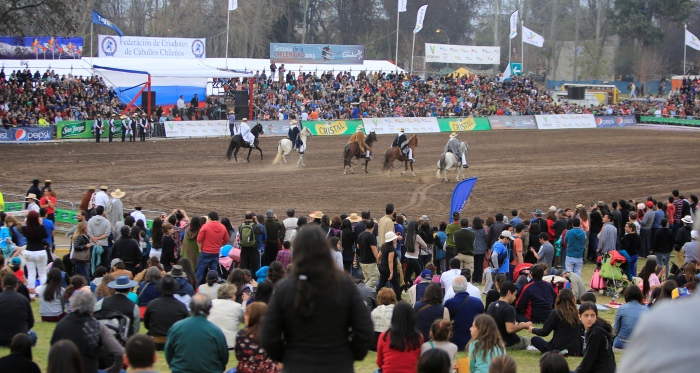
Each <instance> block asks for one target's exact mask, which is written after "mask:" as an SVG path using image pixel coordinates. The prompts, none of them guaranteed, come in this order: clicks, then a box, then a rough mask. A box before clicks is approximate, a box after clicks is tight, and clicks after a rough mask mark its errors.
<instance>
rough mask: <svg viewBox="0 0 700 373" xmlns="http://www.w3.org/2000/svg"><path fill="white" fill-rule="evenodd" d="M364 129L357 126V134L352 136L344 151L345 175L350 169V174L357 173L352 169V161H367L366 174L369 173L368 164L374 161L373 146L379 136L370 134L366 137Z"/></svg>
mask: <svg viewBox="0 0 700 373" xmlns="http://www.w3.org/2000/svg"><path fill="white" fill-rule="evenodd" d="M363 129H364V128H363V127H362V125H361V124H360V125H359V126H357V130H356V131H355V133H354V134H353V135H352V136H350V140H348V144H347V145H345V149H343V175H345V174H346V173H347V169H348V167H350V173H353V174H354V173H355V170H353V168H352V159H353V158H356V159H361V158H364V159H365V173H367V172H368V171H367V164H368V163H369V161H371V160H372V144H374V143H375V142H377V134H376V133H374V132H370V133H368V134H367V135H366V136H365V133H364V132H363Z"/></svg>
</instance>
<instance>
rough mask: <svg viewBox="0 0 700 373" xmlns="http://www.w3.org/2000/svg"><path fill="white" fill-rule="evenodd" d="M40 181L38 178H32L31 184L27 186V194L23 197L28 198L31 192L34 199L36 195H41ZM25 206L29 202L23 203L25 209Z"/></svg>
mask: <svg viewBox="0 0 700 373" xmlns="http://www.w3.org/2000/svg"><path fill="white" fill-rule="evenodd" d="M40 182H41V181H40V180H39V179H34V180H32V186H30V187H29V189H28V190H27V194H26V195H25V199H27V200H29V195H30V194H33V195H34V198H33V199H36V196H40V195H41V189H39V183H40ZM27 206H29V202H27V203H25V205H24V208H25V209H27Z"/></svg>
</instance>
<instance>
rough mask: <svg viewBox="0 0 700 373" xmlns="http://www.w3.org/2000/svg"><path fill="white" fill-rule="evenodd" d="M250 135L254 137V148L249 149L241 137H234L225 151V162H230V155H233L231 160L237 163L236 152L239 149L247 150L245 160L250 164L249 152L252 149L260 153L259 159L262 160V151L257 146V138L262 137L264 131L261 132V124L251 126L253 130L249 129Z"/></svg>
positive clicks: (248, 145) (246, 142)
mask: <svg viewBox="0 0 700 373" xmlns="http://www.w3.org/2000/svg"><path fill="white" fill-rule="evenodd" d="M250 133H252V134H253V136H255V142H254V144H255V146H253V147H251V146H250V144H249V143H248V141H245V140H243V136H241V135H240V134H238V135H235V136H233V137H231V142H230V143H229V145H228V150H227V151H226V160H228V161H230V160H231V154H233V158H234V159H235V160H236V162H238V157H237V156H236V154H238V150H240V149H241V148H248V157H247V158H246V160H247V161H248V162H250V152H252V151H253V148H255V149H258V150H259V151H260V159H263V152H262V149H260V146H258V136H260V135H264V134H265V131H263V126H262V124H260V123H258V124H256V125H254V126H253V128H251V129H250Z"/></svg>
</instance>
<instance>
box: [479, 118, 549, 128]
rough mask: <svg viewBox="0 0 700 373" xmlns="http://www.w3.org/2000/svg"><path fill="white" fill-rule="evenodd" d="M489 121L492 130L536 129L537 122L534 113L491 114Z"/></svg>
mask: <svg viewBox="0 0 700 373" xmlns="http://www.w3.org/2000/svg"><path fill="white" fill-rule="evenodd" d="M488 118H489V123H490V124H491V129H492V130H536V129H537V122H535V117H534V116H533V115H521V116H510V115H496V116H490V117H488Z"/></svg>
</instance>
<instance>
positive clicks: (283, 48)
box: [270, 43, 365, 65]
mask: <svg viewBox="0 0 700 373" xmlns="http://www.w3.org/2000/svg"><path fill="white" fill-rule="evenodd" d="M270 60H271V61H274V62H276V63H319V64H327V65H331V64H333V65H362V64H363V63H364V61H365V46H364V45H335V44H290V43H270Z"/></svg>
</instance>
